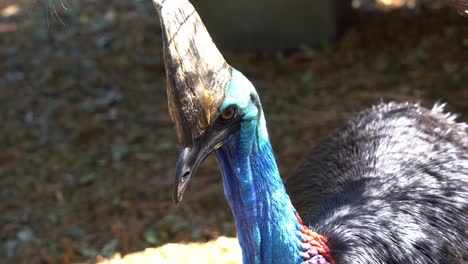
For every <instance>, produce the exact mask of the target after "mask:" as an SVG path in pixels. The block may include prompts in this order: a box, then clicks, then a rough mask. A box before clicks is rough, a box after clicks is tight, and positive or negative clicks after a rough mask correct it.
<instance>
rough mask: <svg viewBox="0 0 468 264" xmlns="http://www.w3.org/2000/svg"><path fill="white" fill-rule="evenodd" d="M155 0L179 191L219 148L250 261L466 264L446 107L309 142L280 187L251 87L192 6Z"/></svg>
mask: <svg viewBox="0 0 468 264" xmlns="http://www.w3.org/2000/svg"><path fill="white" fill-rule="evenodd" d="M154 2H155V6H156V9H157V10H158V13H159V14H160V19H161V24H162V27H163V43H164V51H165V63H166V70H167V79H168V99H169V104H168V105H169V112H170V114H171V118H172V120H173V121H174V123H175V127H176V131H177V135H178V138H179V141H180V143H181V145H182V150H181V152H180V156H179V160H178V162H177V170H176V179H175V184H176V188H175V191H174V198H175V200H176V201H177V202H180V201H181V200H182V197H183V193H184V191H185V188H186V186H187V183H188V181H189V179H190V178H191V177H192V176H193V175H194V174H195V172H196V170H197V168H198V167H199V166H200V164H201V163H202V162H203V160H204V159H205V158H206V157H207V156H208V155H209V154H211V153H214V154H215V155H216V158H217V161H218V164H219V167H220V170H221V174H222V177H223V184H224V193H225V195H226V198H227V201H228V203H229V205H230V207H231V209H232V212H233V215H234V219H235V223H236V228H237V233H238V237H239V243H240V245H241V248H242V252H243V262H244V263H245V264H285V263H291V264H300V263H302V264H307V263H309V264H326V263H353V264H355V263H356V264H361V263H362V264H367V263H369V264H370V263H376V264H377V263H395V264H396V263H399V264H405V263H407V264H409V263H411V264H413V263H416V264H422V263H425V264H428V263H434V264H435V263H447V264H448V263H466V262H467V261H468V255H467V254H468V193H467V191H468V128H467V126H466V125H465V124H462V123H456V122H455V121H454V116H452V115H448V114H444V113H443V112H442V107H441V106H435V107H434V108H433V109H432V110H428V109H425V108H423V107H420V106H419V105H415V104H408V103H404V104H398V103H387V104H384V103H381V104H379V105H377V106H375V107H373V108H371V109H368V110H365V111H364V112H362V113H360V114H359V115H358V116H357V117H356V118H354V119H352V120H351V121H349V122H348V123H347V124H346V125H345V126H344V127H343V128H341V129H339V130H337V131H336V132H335V133H334V134H333V135H331V136H330V137H328V138H326V139H324V140H323V141H322V142H321V143H319V144H318V145H317V146H316V147H315V148H313V151H312V153H311V154H310V155H309V156H308V158H307V159H306V162H305V163H304V165H303V166H302V168H301V169H300V170H299V172H298V173H297V174H295V175H294V176H292V177H290V178H289V179H288V180H287V182H286V187H287V188H285V186H284V185H283V182H282V180H281V177H280V174H279V171H278V167H277V165H276V161H275V157H274V152H273V150H272V147H271V143H270V139H269V136H268V130H267V125H266V121H265V120H266V119H265V115H264V113H263V108H262V106H261V103H260V97H259V95H258V94H257V92H256V90H255V88H254V86H253V85H252V84H251V82H250V81H249V80H248V79H247V78H246V77H245V76H244V75H242V73H240V72H239V71H237V70H235V69H233V68H231V67H230V66H229V65H228V64H227V63H226V62H225V61H224V58H223V57H222V55H221V54H220V53H219V51H218V50H217V49H216V47H215V46H214V44H213V43H212V41H211V38H210V37H209V34H208V33H207V31H206V29H205V28H204V26H203V24H202V22H201V19H200V18H199V16H198V14H197V13H196V11H195V10H194V8H193V6H192V5H191V4H190V3H189V2H188V1H186V0H165V1H164V0H154ZM203 54H204V56H202V55H203ZM301 217H302V219H301Z"/></svg>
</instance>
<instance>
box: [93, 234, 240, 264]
mask: <svg viewBox="0 0 468 264" xmlns="http://www.w3.org/2000/svg"><path fill="white" fill-rule="evenodd" d="M98 263H99V264H134V263H135V264H136V263H138V264H140V263H158V264H185V263H207V264H215V263H216V264H234V263H235V264H238V263H242V253H241V250H240V247H239V242H238V241H237V239H236V238H227V237H219V238H218V239H216V240H214V241H210V242H207V243H189V244H175V243H171V244H166V245H164V246H161V247H158V248H147V249H145V250H144V251H140V252H136V253H132V254H128V255H126V256H123V257H122V256H121V255H120V254H116V255H115V256H114V257H112V258H110V259H104V258H100V259H99V261H98Z"/></svg>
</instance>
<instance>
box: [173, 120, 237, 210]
mask: <svg viewBox="0 0 468 264" xmlns="http://www.w3.org/2000/svg"><path fill="white" fill-rule="evenodd" d="M241 118H242V117H241V116H240V117H238V118H237V120H235V121H234V122H233V123H232V124H230V125H228V126H226V127H223V128H217V129H215V128H209V129H208V130H207V131H206V134H204V135H203V136H202V137H201V138H200V139H199V140H197V141H196V143H194V144H193V145H191V146H185V147H183V148H182V150H181V151H180V154H179V159H178V160H177V167H176V176H175V182H174V192H173V194H172V195H173V196H172V198H173V200H174V202H175V203H180V202H181V201H182V198H183V196H184V192H185V189H186V188H187V185H188V182H189V180H190V178H191V177H192V175H194V174H195V173H196V172H197V170H198V168H199V167H200V165H202V164H203V161H205V159H206V158H207V157H208V156H209V155H210V154H211V153H212V152H213V151H215V150H217V149H219V148H220V147H222V146H223V144H224V141H225V140H226V139H227V138H228V137H229V135H231V134H233V133H235V132H237V131H239V129H240V125H241Z"/></svg>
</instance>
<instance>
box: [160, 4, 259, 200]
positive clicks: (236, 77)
mask: <svg viewBox="0 0 468 264" xmlns="http://www.w3.org/2000/svg"><path fill="white" fill-rule="evenodd" d="M154 3H155V6H156V9H157V10H158V13H159V15H160V21H161V27H162V31H163V32H162V33H163V45H164V61H165V65H166V76H167V83H168V84H167V94H168V106H169V114H170V116H171V119H172V121H173V123H174V125H175V128H176V132H177V137H178V140H179V143H180V144H181V145H182V146H183V148H182V150H181V152H180V156H179V160H178V162H177V172H176V180H175V184H176V185H175V188H174V199H175V201H176V202H180V201H181V200H182V197H183V193H184V191H185V188H186V187H187V183H188V181H189V179H190V177H191V176H192V175H193V174H195V172H196V171H197V169H198V167H199V166H200V165H201V164H202V163H203V161H204V160H205V159H206V157H207V156H208V155H209V154H210V153H212V152H213V151H215V150H217V149H220V148H222V147H223V146H226V145H229V144H231V145H234V144H235V145H236V146H237V151H242V149H239V146H241V147H245V148H247V149H248V148H249V146H251V145H252V142H251V141H252V139H253V138H254V136H255V135H257V136H259V137H261V138H268V135H267V133H266V130H264V131H261V130H260V131H259V130H258V129H257V125H258V122H263V121H264V120H263V117H262V115H261V106H260V101H259V99H258V95H257V93H256V91H255V88H254V87H253V85H252V84H251V83H250V81H249V80H248V79H247V78H246V77H244V75H242V73H240V72H239V71H237V70H235V69H233V68H232V67H231V66H230V65H228V64H227V63H226V61H225V59H224V58H223V56H222V55H221V53H220V52H219V51H218V49H217V48H216V45H215V44H214V43H213V41H212V40H211V37H210V35H209V34H208V31H207V30H206V28H205V26H204V24H203V22H202V21H201V19H200V17H199V15H198V14H197V12H196V11H195V9H194V7H193V6H192V5H191V4H190V3H189V2H188V1H187V0H166V1H164V0H154ZM241 128H242V129H241ZM241 130H242V133H240V131H241ZM241 136H243V137H242V138H240V137H241ZM239 140H240V141H242V142H240V144H239Z"/></svg>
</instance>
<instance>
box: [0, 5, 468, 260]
mask: <svg viewBox="0 0 468 264" xmlns="http://www.w3.org/2000/svg"><path fill="white" fill-rule="evenodd" d="M467 23H468V20H467V19H465V18H462V17H461V16H458V15H457V13H456V12H453V10H439V11H430V12H425V13H420V14H414V12H387V13H385V14H379V15H377V14H376V13H372V12H369V13H365V14H361V15H360V16H359V17H358V18H356V19H355V20H353V26H352V27H351V28H349V29H348V30H347V32H346V33H345V34H344V36H343V37H342V38H341V39H340V40H338V41H337V42H336V43H333V44H327V43H324V44H323V45H322V47H314V48H311V47H307V46H303V47H300V48H299V49H297V50H291V51H285V52H278V53H274V54H273V53H262V52H251V53H248V52H226V53H225V54H226V58H227V60H228V61H229V63H230V64H231V65H233V66H235V67H236V68H237V69H239V70H240V71H242V72H243V73H244V74H245V75H246V76H247V77H248V78H249V79H250V80H251V81H252V82H253V83H254V85H255V86H256V88H257V90H258V92H259V94H260V97H261V100H262V103H263V105H264V108H265V113H266V116H267V121H268V125H269V130H270V134H271V138H272V144H273V146H274V149H275V151H276V154H277V155H276V157H277V160H278V164H279V167H280V171H281V173H282V175H283V176H284V177H287V176H288V175H291V174H292V173H293V172H294V170H295V168H296V167H298V166H299V165H300V162H301V160H302V159H303V158H304V156H305V154H306V153H307V152H308V151H309V149H310V148H311V147H312V146H313V145H314V144H315V142H317V141H318V140H319V139H320V138H321V137H323V136H325V135H327V134H328V133H330V131H332V130H333V129H334V128H336V127H337V126H339V125H340V124H342V123H343V121H344V120H346V119H347V118H349V117H350V116H352V115H353V114H354V113H356V112H357V111H359V110H362V109H364V108H366V107H369V106H371V105H372V104H375V103H378V102H380V101H382V100H383V101H390V100H395V101H412V102H415V101H418V102H421V104H422V105H424V106H427V107H431V106H432V104H434V103H435V102H447V107H446V109H447V110H448V111H452V112H455V113H459V114H461V117H460V118H459V120H460V121H467V120H468V63H467V62H468V27H467V26H466V25H467ZM161 53H162V47H161V39H160V29H159V25H158V22H157V18H156V17H155V11H154V9H153V7H152V5H151V1H139V0H132V1H131V0H124V1H91V0H81V1H79V0H73V1H68V2H62V1H59V0H57V1H52V0H49V1H47V2H46V1H26V0H17V1H0V150H1V151H0V186H1V188H0V200H1V203H0V212H1V214H0V228H1V232H0V241H1V245H2V246H1V248H0V257H1V259H2V261H0V262H2V263H61V262H63V263H72V262H73V263H76V262H95V261H96V260H97V256H101V259H102V257H111V256H112V255H114V254H115V253H119V254H121V255H125V254H128V253H132V252H137V251H143V250H145V248H150V247H158V246H162V245H164V244H166V243H169V242H179V243H180V242H192V241H199V242H203V241H208V240H215V239H217V238H219V237H220V236H228V237H234V236H235V227H234V224H233V219H232V216H231V213H230V210H229V208H228V206H227V203H226V202H225V199H224V196H223V193H222V185H221V184H222V183H221V177H220V175H219V171H218V169H217V167H216V163H215V162H214V160H213V159H209V160H208V161H207V162H206V164H205V165H204V166H203V167H202V168H201V170H200V171H199V173H197V175H196V176H195V177H194V178H193V179H192V181H191V183H190V186H189V189H188V191H187V193H186V194H185V199H184V201H183V203H182V204H180V205H179V206H175V205H174V204H173V203H172V201H171V191H172V184H173V178H174V171H175V162H176V159H177V152H178V146H177V142H176V137H175V133H174V130H173V127H172V124H171V122H170V119H169V116H168V114H167V105H166V97H165V96H166V95H165V75H164V65H163V62H162V58H161ZM226 241H231V240H226ZM213 243H216V242H213ZM181 251H182V252H186V251H187V252H190V251H189V250H181ZM177 254H183V253H181V252H178V253H177ZM176 262H177V261H176ZM213 263H214V262H213ZM216 263H222V261H221V260H218V261H216ZM226 263H227V262H226Z"/></svg>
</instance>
